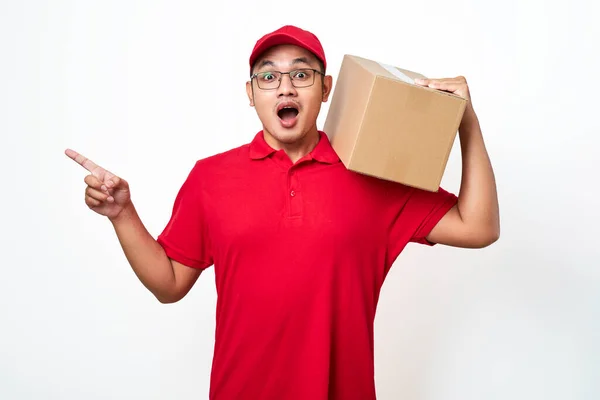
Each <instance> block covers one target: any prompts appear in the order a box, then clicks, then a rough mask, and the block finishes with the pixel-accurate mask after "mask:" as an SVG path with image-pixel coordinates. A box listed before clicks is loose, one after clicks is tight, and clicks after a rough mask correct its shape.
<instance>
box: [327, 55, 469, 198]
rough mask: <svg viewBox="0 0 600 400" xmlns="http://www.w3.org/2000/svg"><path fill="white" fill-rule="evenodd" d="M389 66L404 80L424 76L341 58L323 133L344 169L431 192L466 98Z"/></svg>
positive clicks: (460, 116) (368, 61)
mask: <svg viewBox="0 0 600 400" xmlns="http://www.w3.org/2000/svg"><path fill="white" fill-rule="evenodd" d="M390 68H391V69H392V71H394V72H395V73H398V74H400V73H402V74H404V75H406V77H408V78H409V79H408V82H410V79H414V78H417V77H421V78H423V77H424V76H423V75H421V74H419V73H416V72H413V71H409V70H406V69H400V68H398V67H392V66H389V65H386V64H382V63H378V62H376V61H373V60H369V59H366V58H362V57H358V56H353V55H345V56H344V59H343V61H342V66H341V68H340V71H339V74H338V77H337V80H336V83H335V87H334V92H333V93H332V97H331V104H330V107H329V111H328V114H327V117H326V120H325V125H324V128H323V130H324V131H325V133H326V134H327V135H328V136H329V139H330V140H331V143H332V146H333V147H334V149H335V150H336V152H337V153H338V155H339V156H340V159H341V160H342V162H343V163H344V165H345V166H346V167H347V168H348V169H350V170H352V171H355V172H359V173H362V174H366V175H371V176H375V177H378V178H381V179H386V180H391V181H395V182H399V183H402V184H405V185H408V186H413V187H417V188H420V189H425V190H430V191H437V189H438V188H439V185H440V182H441V179H442V176H443V173H444V170H445V168H446V164H447V161H448V157H449V155H450V151H451V149H452V145H453V143H454V140H455V137H456V133H457V130H458V126H459V124H460V121H461V119H462V115H463V113H464V109H465V106H466V100H465V99H463V98H461V97H460V96H457V95H454V94H452V93H447V92H443V91H439V90H435V89H431V88H425V87H422V86H418V85H416V84H414V83H408V82H406V81H405V80H407V79H406V78H402V77H401V78H399V77H398V76H397V75H396V74H395V73H392V72H390ZM393 68H396V69H397V70H394V69H393Z"/></svg>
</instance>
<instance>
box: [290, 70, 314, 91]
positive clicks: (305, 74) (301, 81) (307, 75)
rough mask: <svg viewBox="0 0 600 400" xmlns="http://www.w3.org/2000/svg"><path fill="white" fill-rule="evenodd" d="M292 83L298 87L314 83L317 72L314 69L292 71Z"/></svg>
mask: <svg viewBox="0 0 600 400" xmlns="http://www.w3.org/2000/svg"><path fill="white" fill-rule="evenodd" d="M290 76H291V78H292V83H293V84H294V86H296V87H306V86H310V85H312V84H313V81H314V79H315V72H314V71H313V70H312V69H299V70H296V71H292V72H291V73H290Z"/></svg>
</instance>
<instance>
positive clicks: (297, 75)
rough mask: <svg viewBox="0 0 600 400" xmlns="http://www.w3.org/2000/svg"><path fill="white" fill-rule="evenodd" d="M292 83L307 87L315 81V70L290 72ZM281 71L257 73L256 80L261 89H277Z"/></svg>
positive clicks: (296, 85)
mask: <svg viewBox="0 0 600 400" xmlns="http://www.w3.org/2000/svg"><path fill="white" fill-rule="evenodd" d="M289 75H290V78H291V79H292V85H294V86H295V87H307V86H310V85H312V84H313V83H314V81H315V72H314V71H313V70H312V69H297V70H295V71H290V72H289ZM281 76H282V73H281V72H277V71H267V72H260V73H258V74H256V82H257V83H258V87H259V88H261V89H277V88H278V87H279V83H280V81H281Z"/></svg>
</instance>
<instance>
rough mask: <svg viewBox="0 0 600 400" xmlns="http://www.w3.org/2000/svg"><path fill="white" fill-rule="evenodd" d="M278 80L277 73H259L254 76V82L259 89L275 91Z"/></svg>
mask: <svg viewBox="0 0 600 400" xmlns="http://www.w3.org/2000/svg"><path fill="white" fill-rule="evenodd" d="M280 79H281V74H279V73H277V72H261V73H259V74H257V75H256V82H257V83H258V87H259V88H261V89H276V88H277V87H278V86H279V80H280Z"/></svg>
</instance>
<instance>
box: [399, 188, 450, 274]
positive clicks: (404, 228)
mask: <svg viewBox="0 0 600 400" xmlns="http://www.w3.org/2000/svg"><path fill="white" fill-rule="evenodd" d="M394 201H397V204H394V206H393V207H392V210H393V212H392V223H391V226H390V229H389V235H388V240H389V242H388V264H389V265H391V263H393V262H394V260H395V259H396V258H397V257H398V256H399V255H400V253H401V252H402V250H403V249H404V248H405V247H406V245H407V244H408V243H411V242H412V243H419V244H424V245H427V246H434V245H435V243H432V242H430V241H428V240H427V235H429V233H430V232H431V231H432V230H433V228H434V227H435V226H436V224H437V223H438V222H439V221H440V220H441V219H442V217H443V216H444V215H446V213H447V212H448V211H450V209H451V208H452V207H453V206H454V205H455V204H456V203H457V201H458V197H457V196H456V195H455V194H453V193H450V192H448V191H446V190H445V189H443V188H441V187H440V188H439V189H438V191H437V192H430V191H427V190H421V189H411V190H410V192H409V193H408V195H407V196H406V197H404V198H401V199H397V200H394Z"/></svg>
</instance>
